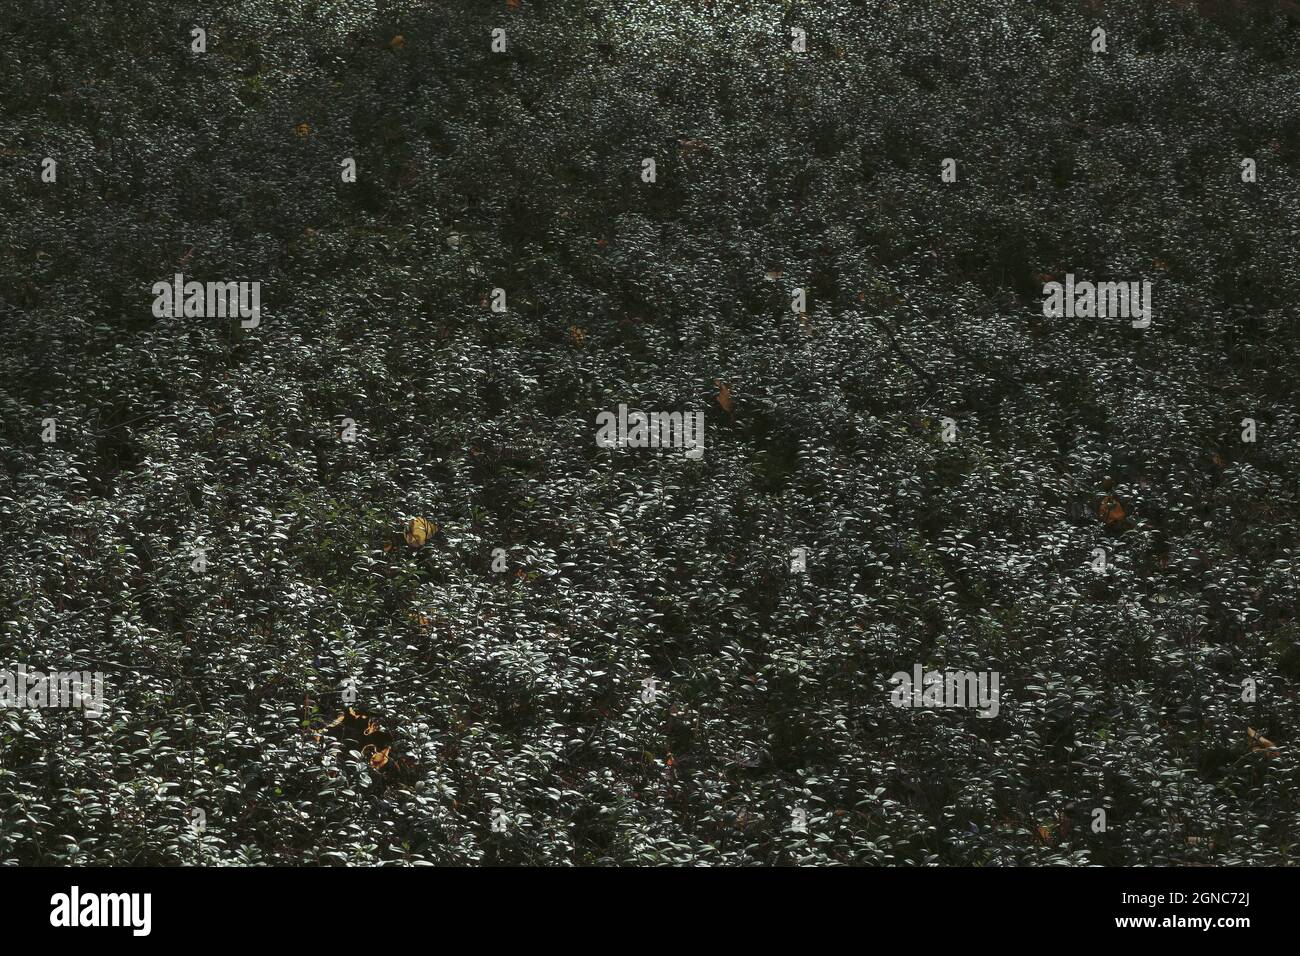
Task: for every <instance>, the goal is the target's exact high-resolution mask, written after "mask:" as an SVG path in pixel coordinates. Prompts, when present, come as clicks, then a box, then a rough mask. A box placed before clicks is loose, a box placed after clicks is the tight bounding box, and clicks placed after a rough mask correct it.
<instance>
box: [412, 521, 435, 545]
mask: <svg viewBox="0 0 1300 956" xmlns="http://www.w3.org/2000/svg"><path fill="white" fill-rule="evenodd" d="M437 532H438V526H437V525H436V524H434V523H433V522H432V521H430V520H429V519H428V518H412V519H411V520H410V521H408V522H406V532H405V535H406V543H407V544H409V545H410V546H411V547H413V548H421V547H423V546H424V544H425V542H426V541H428V540H429V539H430V538H432V537H433V536H434V535H435V534H437Z"/></svg>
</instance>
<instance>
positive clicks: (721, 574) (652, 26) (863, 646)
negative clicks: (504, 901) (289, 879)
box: [0, 0, 1300, 865]
mask: <svg viewBox="0 0 1300 956" xmlns="http://www.w3.org/2000/svg"><path fill="white" fill-rule="evenodd" d="M196 25H198V26H202V27H204V28H205V29H206V30H207V36H208V49H207V52H206V53H203V54H196V53H193V52H191V49H190V43H191V32H190V31H191V29H192V28H193V27H194V26H196ZM1098 25H1100V26H1103V27H1104V28H1105V30H1106V32H1107V37H1108V50H1107V52H1106V53H1104V54H1094V53H1093V52H1092V51H1091V49H1090V43H1091V40H1090V34H1091V31H1092V30H1093V28H1094V27H1096V26H1098ZM495 27H503V28H504V29H505V30H506V37H507V48H506V51H505V52H504V53H493V52H492V51H491V48H490V45H491V31H492V29H493V28H495ZM791 27H800V28H802V29H804V30H806V31H807V40H808V48H807V52H805V53H796V52H794V51H792V49H791V30H790V28H791ZM1297 90H1300V14H1297V13H1296V12H1294V11H1293V10H1292V8H1291V5H1290V4H1285V3H1279V2H1276V0H1260V2H1252V3H1249V4H1245V3H1241V4H1238V3H1231V2H1219V3H1200V4H1196V3H1180V2H1171V0H1124V2H1110V3H1104V2H1095V3H1087V2H1077V0H1038V2H1034V3H1023V2H1017V3H1010V2H994V0H962V2H960V3H937V2H936V3H924V2H906V3H903V2H884V3H881V2H876V0H871V2H858V3H850V2H838V3H835V2H830V0H806V2H777V0H716V2H707V0H696V2H678V0H671V2H670V0H618V2H614V3H600V4H596V3H584V2H580V0H564V2H560V0H519V2H518V3H508V2H507V0H499V2H498V0H492V2H487V0H482V2H474V3H469V2H442V3H432V4H431V3H425V2H419V0H407V2H378V0H315V2H312V0H244V2H231V3H229V4H223V5H212V4H184V3H177V4H168V3H162V2H157V0H132V2H130V3H121V2H117V0H78V2H75V3H73V2H67V0H20V2H17V3H7V4H4V5H3V9H0V106H2V109H0V174H2V176H3V188H2V189H0V245H2V246H3V248H4V250H5V254H4V256H3V257H0V310H2V312H0V315H2V318H3V322H2V323H0V464H2V465H3V468H0V666H2V667H6V668H13V667H16V666H17V665H18V664H20V663H21V664H25V665H26V666H27V667H28V668H32V669H43V670H56V669H62V670H71V669H98V670H102V671H104V672H105V673H106V675H107V680H108V703H109V711H108V713H107V715H106V716H105V717H104V718H102V719H100V720H91V719H86V718H85V717H84V716H83V715H82V714H81V713H78V712H77V711H75V710H55V709H44V710H28V709H20V708H11V709H5V710H0V859H3V860H5V861H9V862H16V863H23V864H59V863H124V864H131V863H182V862H184V863H200V862H201V863H207V864H240V863H295V864H307V863H352V864H365V863H403V862H416V863H421V862H432V863H440V864H446V863H533V864H599V863H642V864H659V863H672V864H680V863H699V864H751V863H815V864H907V863H915V864H920V863H935V862H938V863H948V864H966V865H1011V864H1071V865H1078V864H1135V863H1147V864H1151V863H1155V864H1159V863H1174V862H1197V861H1199V862H1220V863H1241V862H1254V863H1269V864H1277V863H1286V862H1289V861H1290V860H1291V858H1292V856H1293V854H1294V847H1295V844H1296V842H1297V840H1300V806H1298V805H1297V800H1296V797H1295V795H1294V793H1295V784H1296V783H1297V777H1298V772H1297V771H1298V768H1300V760H1298V758H1297V751H1296V748H1295V746H1294V742H1295V740H1296V736H1295V735H1294V734H1293V733H1292V730H1293V729H1294V728H1295V727H1296V726H1297V724H1298V723H1300V702H1298V701H1297V696H1296V688H1297V683H1296V682H1297V679H1300V624H1298V623H1297V620H1296V603H1297V568H1298V566H1297V558H1298V556H1300V549H1298V545H1297V542H1298V541H1300V536H1298V534H1297V530H1298V528H1300V500H1298V496H1297V491H1298V489H1297V481H1296V475H1297V465H1298V463H1300V438H1298V437H1297V436H1298V435H1300V418H1298V415H1300V408H1298V407H1297V402H1296V395H1297V392H1298V389H1297V385H1298V384H1300V363H1298V361H1297V359H1298V358H1300V354H1298V353H1300V333H1298V332H1297V326H1296V318H1297V303H1300V267H1298V266H1297V259H1296V255H1297V249H1298V248H1300V242H1298V240H1300V225H1298V224H1297V219H1296V210H1297V209H1298V208H1300V97H1297V95H1296V93H1297ZM44 157H52V158H54V159H55V160H56V161H57V181H56V182H54V183H48V182H43V181H42V178H41V162H42V159H43V158H44ZM346 157H353V158H355V160H356V164H357V171H358V173H357V181H356V182H355V183H346V182H343V181H342V178H341V175H340V163H341V161H342V160H343V159H345V158H346ZM945 157H953V158H955V159H956V160H957V163H958V181H957V182H956V183H944V182H942V181H941V177H940V170H941V162H942V160H943V159H944V158H945ZM1247 157H1250V158H1253V159H1254V160H1255V161H1256V163H1257V164H1258V171H1259V174H1258V182H1256V183H1244V182H1243V181H1242V178H1241V161H1242V159H1243V158H1247ZM645 158H654V159H655V160H656V164H657V171H658V174H657V181H655V182H653V183H647V182H644V181H643V179H642V175H641V174H642V161H643V159H645ZM178 271H180V272H184V274H185V275H186V277H187V278H189V277H194V278H197V279H199V280H202V281H207V280H234V279H244V280H257V281H260V282H261V283H262V316H261V324H260V326H259V327H257V328H242V327H241V325H240V323H239V321H238V320H237V319H231V320H209V319H194V318H189V319H186V318H178V319H173V318H163V319H159V318H155V317H154V315H153V314H152V312H151V310H150V309H151V304H152V302H153V295H152V293H151V292H150V288H151V286H152V285H153V284H154V283H155V282H157V281H159V280H170V279H171V277H172V276H173V274H174V273H176V272H178ZM1067 272H1068V273H1074V274H1077V275H1094V276H1103V277H1105V276H1116V277H1125V278H1146V279H1151V280H1153V281H1154V282H1155V286H1154V289H1155V293H1154V295H1155V303H1156V307H1155V315H1154V320H1153V323H1152V326H1151V328H1149V329H1147V330H1145V331H1143V330H1137V329H1134V328H1132V327H1131V326H1130V324H1129V323H1128V322H1126V321H1121V320H1115V319H1107V320H1101V319H1090V318H1060V319H1045V318H1044V317H1043V314H1042V310H1041V301H1042V296H1043V283H1044V281H1045V278H1046V277H1052V276H1054V277H1056V278H1058V279H1059V278H1060V277H1061V276H1063V275H1064V274H1065V273H1067ZM497 287H499V288H503V289H505V290H506V292H507V295H508V311H507V312H505V313H499V312H494V311H492V309H491V308H490V304H489V296H490V293H491V290H492V289H493V288H497ZM796 288H803V289H805V290H806V293H807V300H808V312H807V314H806V315H799V314H796V313H795V312H793V311H792V309H791V297H792V295H793V291H794V289H796ZM720 395H721V398H722V400H721V401H719V397H720ZM620 403H625V404H627V405H629V406H630V407H632V408H642V409H665V410H691V409H703V410H705V413H706V432H705V445H706V449H707V450H706V453H705V455H704V457H703V459H702V460H699V461H691V460H689V459H687V458H686V457H684V456H683V455H681V454H679V453H673V452H668V453H658V452H656V451H653V450H644V451H642V450H634V449H617V450H612V451H611V450H604V449H601V448H599V447H597V446H596V444H595V442H594V440H593V436H594V434H595V425H594V422H595V419H596V415H597V413H599V412H601V411H604V410H610V409H616V408H617V407H618V405H619V404H620ZM726 405H730V410H728V409H727V408H726V407H724V406H726ZM945 417H949V418H951V419H953V420H954V421H955V422H956V427H957V440H956V441H953V442H944V441H943V440H942V435H941V427H940V422H941V420H942V419H943V418H945ZM1247 417H1249V418H1251V419H1254V420H1255V422H1256V423H1257V428H1258V438H1257V441H1256V442H1254V443H1246V442H1243V441H1242V440H1241V432H1242V425H1241V421H1242V419H1243V418H1247ZM49 418H53V419H55V420H56V422H57V427H58V431H57V440H55V441H53V442H45V441H43V440H42V423H43V422H44V421H45V420H46V419H49ZM344 419H351V420H353V421H354V422H355V423H356V428H357V438H356V441H355V442H348V441H345V440H343V437H342V432H341V429H343V428H344V427H345V426H344ZM1116 505H1118V510H1116ZM1121 511H1122V516H1121V515H1120V512H1121ZM420 516H423V517H427V518H428V519H429V521H430V522H432V523H433V524H434V525H436V528H434V529H433V533H432V535H431V536H430V538H429V540H428V541H427V542H425V543H423V544H422V545H421V546H419V547H412V546H411V545H410V544H408V542H407V541H406V540H405V539H404V537H403V529H404V527H405V523H406V522H407V521H408V519H411V518H414V517H420ZM800 547H803V548H806V549H807V572H806V574H799V573H793V572H792V571H791V568H790V564H791V552H792V549H795V548H800ZM495 548H502V549H505V554H506V562H507V569H506V570H505V571H504V572H499V571H496V570H494V568H493V564H494V560H493V549H495ZM1097 548H1101V549H1103V550H1104V553H1105V554H1106V556H1107V564H1106V567H1105V569H1104V570H1101V571H1098V570H1096V569H1095V566H1094V563H1093V555H1094V549H1097ZM196 549H205V550H204V552H203V553H204V554H205V555H206V567H205V569H204V570H202V571H196V570H194V556H195V554H196ZM917 664H920V665H922V666H923V667H925V668H927V669H929V668H932V667H933V668H941V669H944V668H956V669H962V670H974V671H994V672H997V673H998V674H1000V676H1001V708H1000V713H999V714H998V715H997V716H996V717H995V718H992V719H987V718H982V717H980V716H979V715H978V714H977V713H975V712H973V711H971V710H926V709H906V708H898V707H894V706H891V704H890V696H889V684H888V679H889V677H890V675H891V674H893V673H894V672H896V671H905V672H911V671H912V669H913V667H914V666H915V665H917ZM647 678H653V679H655V680H656V681H657V687H658V695H657V696H655V697H654V698H653V699H652V700H650V701H649V702H647V701H645V700H643V689H644V687H645V684H644V682H645V681H646V679H647ZM349 679H351V680H354V681H355V682H356V687H357V702H356V705H355V706H356V709H357V710H358V712H360V713H362V714H368V715H374V716H375V719H376V720H377V721H378V722H379V723H380V724H382V727H383V735H384V740H385V741H391V748H392V749H391V758H392V759H391V761H390V765H388V766H381V767H378V768H377V769H372V761H373V756H374V749H373V748H372V749H371V751H369V752H366V751H364V750H363V749H362V748H361V747H360V746H359V741H361V740H362V739H363V738H362V737H361V736H358V735H363V731H360V730H358V731H356V732H355V733H354V734H352V736H347V735H345V734H343V733H342V730H345V729H347V728H348V727H349V726H351V724H350V722H351V721H353V720H355V719H356V718H352V717H349V718H348V721H349V722H348V723H345V724H343V725H340V726H338V727H335V728H329V729H322V724H324V723H328V722H330V721H332V720H334V719H335V718H336V717H337V716H338V715H340V714H341V713H343V709H344V700H343V699H342V696H343V694H344V693H345V691H343V690H340V688H342V687H346V686H347V685H346V683H345V682H346V681H348V680H349ZM1244 681H1253V682H1254V686H1255V688H1256V698H1255V699H1254V700H1248V699H1243V698H1244V697H1246V696H1247V695H1245V694H1244V692H1243V682H1244ZM1248 728H1254V729H1255V730H1257V731H1258V732H1259V733H1260V734H1262V735H1264V736H1265V737H1267V738H1268V739H1269V740H1271V741H1272V742H1273V743H1274V744H1276V746H1277V749H1274V750H1269V749H1264V748H1261V747H1259V746H1258V744H1254V743H1252V742H1251V740H1250V739H1248ZM796 808H802V809H805V810H806V814H807V830H806V832H801V831H800V830H799V829H798V828H794V827H792V825H791V819H792V813H793V811H794V809H796ZM1097 808H1102V809H1104V810H1105V811H1106V820H1107V826H1106V828H1105V830H1104V831H1102V832H1095V829H1094V827H1093V826H1092V824H1093V822H1094V820H1095V819H1096V817H1095V815H1094V810H1096V809H1097ZM195 809H199V810H201V811H202V812H203V813H204V814H205V815H206V828H204V829H200V828H197V827H195V826H194V825H193V811H194V810H195ZM502 814H503V815H504V816H502ZM494 819H502V820H506V821H507V825H506V826H504V827H498V828H496V829H494V827H493V822H494Z"/></svg>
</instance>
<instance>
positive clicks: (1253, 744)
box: [1246, 727, 1279, 757]
mask: <svg viewBox="0 0 1300 956" xmlns="http://www.w3.org/2000/svg"><path fill="white" fill-rule="evenodd" d="M1246 739H1247V740H1249V741H1250V749H1251V751H1256V750H1262V751H1264V753H1266V754H1268V755H1269V756H1270V757H1276V756H1277V755H1278V750H1279V748H1278V746H1277V744H1275V743H1273V741H1271V740H1269V739H1268V738H1267V737H1265V736H1264V735H1263V734H1261V733H1260V732H1259V731H1258V730H1256V729H1255V728H1254V727H1247V728H1246Z"/></svg>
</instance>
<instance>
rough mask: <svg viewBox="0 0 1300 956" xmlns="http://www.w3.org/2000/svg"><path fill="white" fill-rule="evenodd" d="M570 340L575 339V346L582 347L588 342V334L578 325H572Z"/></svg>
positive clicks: (570, 327)
mask: <svg viewBox="0 0 1300 956" xmlns="http://www.w3.org/2000/svg"><path fill="white" fill-rule="evenodd" d="M569 338H571V339H573V344H574V345H577V346H581V345H582V343H583V342H584V341H586V338H587V333H586V332H584V331H583V330H582V329H580V328H578V327H577V326H576V325H571V326H569Z"/></svg>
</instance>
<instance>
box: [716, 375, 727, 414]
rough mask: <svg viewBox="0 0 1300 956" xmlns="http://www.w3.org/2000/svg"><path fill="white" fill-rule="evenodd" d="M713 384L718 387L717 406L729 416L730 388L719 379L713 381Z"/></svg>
mask: <svg viewBox="0 0 1300 956" xmlns="http://www.w3.org/2000/svg"><path fill="white" fill-rule="evenodd" d="M713 384H714V385H716V386H718V404H719V405H721V406H722V410H723V411H724V412H726V413H727V414H728V415H730V414H731V386H730V385H728V384H727V383H726V382H724V381H722V380H720V379H716V378H715V379H714V380H713Z"/></svg>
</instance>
